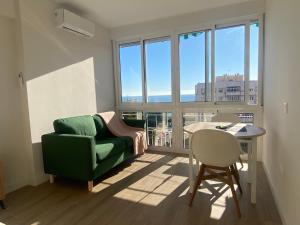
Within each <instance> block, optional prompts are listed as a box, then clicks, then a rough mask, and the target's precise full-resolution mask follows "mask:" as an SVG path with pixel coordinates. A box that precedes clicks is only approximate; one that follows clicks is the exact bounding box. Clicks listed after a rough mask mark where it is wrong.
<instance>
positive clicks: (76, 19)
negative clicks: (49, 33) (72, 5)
mask: <svg viewBox="0 0 300 225" xmlns="http://www.w3.org/2000/svg"><path fill="white" fill-rule="evenodd" d="M54 15H55V20H56V24H57V27H59V28H61V29H63V30H66V31H69V32H72V33H75V34H78V35H81V36H84V37H87V38H92V37H93V36H94V35H95V24H94V23H93V22H91V21H89V20H87V19H85V18H82V17H80V16H78V15H76V14H75V13H72V12H70V11H69V10H66V9H63V8H60V9H56V10H55V11H54Z"/></svg>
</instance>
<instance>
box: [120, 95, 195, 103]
mask: <svg viewBox="0 0 300 225" xmlns="http://www.w3.org/2000/svg"><path fill="white" fill-rule="evenodd" d="M195 100H196V96H195V95H193V94H190V95H181V96H180V101H181V102H193V101H195ZM142 101H143V97H142V96H124V97H122V102H142ZM148 102H150V103H155V102H162V103H165V102H166V103H167V102H172V96H171V95H151V96H148Z"/></svg>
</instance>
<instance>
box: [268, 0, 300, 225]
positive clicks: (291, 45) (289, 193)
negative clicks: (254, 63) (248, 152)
mask: <svg viewBox="0 0 300 225" xmlns="http://www.w3.org/2000/svg"><path fill="white" fill-rule="evenodd" d="M299 9H300V1H299V0H285V1H282V0H267V2H266V32H265V34H266V37H265V40H266V45H265V82H264V84H265V85H264V86H265V87H264V103H265V106H264V111H265V114H264V121H265V127H266V130H267V135H266V137H265V138H264V142H265V146H264V152H263V162H264V166H265V168H266V171H267V175H268V178H269V181H270V183H271V186H272V189H273V192H274V195H275V199H276V201H277V204H278V207H279V211H280V214H281V216H282V218H283V220H284V221H285V224H287V225H298V224H299V223H300V214H299V206H298V205H299V202H300V191H299V190H300V173H299V171H300V169H299V160H300V151H299V127H300V120H299V115H300V101H299V98H300V89H299V84H300V69H299V68H300V67H299V62H300V29H299V21H300V14H299ZM284 102H288V106H289V109H288V114H286V113H285V112H284V109H283V103H284Z"/></svg>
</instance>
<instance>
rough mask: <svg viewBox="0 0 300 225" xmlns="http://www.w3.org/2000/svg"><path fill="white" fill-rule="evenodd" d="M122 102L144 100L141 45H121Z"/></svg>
mask: <svg viewBox="0 0 300 225" xmlns="http://www.w3.org/2000/svg"><path fill="white" fill-rule="evenodd" d="M119 51H120V76H121V89H122V102H142V101H143V92H142V69H141V45H140V44H139V43H131V44H126V45H120V48H119Z"/></svg>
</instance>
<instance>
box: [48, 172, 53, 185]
mask: <svg viewBox="0 0 300 225" xmlns="http://www.w3.org/2000/svg"><path fill="white" fill-rule="evenodd" d="M49 177H50V184H53V183H54V175H53V174H50V175H49Z"/></svg>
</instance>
